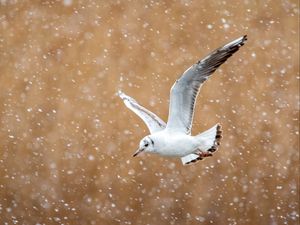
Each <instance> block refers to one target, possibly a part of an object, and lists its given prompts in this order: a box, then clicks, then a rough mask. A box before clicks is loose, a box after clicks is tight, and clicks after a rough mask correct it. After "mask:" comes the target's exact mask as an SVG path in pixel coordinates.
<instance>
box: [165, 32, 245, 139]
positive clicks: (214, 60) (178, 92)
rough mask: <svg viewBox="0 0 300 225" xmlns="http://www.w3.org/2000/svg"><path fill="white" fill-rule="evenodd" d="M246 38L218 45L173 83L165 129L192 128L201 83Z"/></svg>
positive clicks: (187, 131) (181, 129)
mask: <svg viewBox="0 0 300 225" xmlns="http://www.w3.org/2000/svg"><path fill="white" fill-rule="evenodd" d="M246 40H247V36H246V35H245V36H243V37H240V38H238V39H236V40H234V41H232V42H230V43H228V44H226V45H224V46H223V47H220V48H218V49H216V50H215V51H213V52H212V53H210V54H209V55H208V56H206V57H205V58H204V59H202V60H200V61H199V62H197V63H196V64H194V65H192V66H191V67H190V68H189V69H187V70H186V71H185V72H184V73H183V75H182V76H181V77H180V78H179V79H178V80H177V81H176V82H175V83H174V85H173V87H172V89H171V94H170V107H169V118H168V123H167V129H172V130H176V131H179V132H184V133H187V134H189V133H190V132H191V128H192V120H193V116H194V107H195V100H196V98H197V95H198V93H199V90H200V87H201V85H202V84H203V83H204V81H206V80H207V79H208V77H209V76H210V75H211V74H212V73H213V72H214V71H215V70H216V69H217V68H218V67H219V66H220V65H222V64H223V63H224V62H225V61H226V60H227V59H228V58H229V57H230V56H232V54H233V53H235V52H236V51H238V50H239V48H240V47H241V46H242V45H244V43H245V41H246Z"/></svg>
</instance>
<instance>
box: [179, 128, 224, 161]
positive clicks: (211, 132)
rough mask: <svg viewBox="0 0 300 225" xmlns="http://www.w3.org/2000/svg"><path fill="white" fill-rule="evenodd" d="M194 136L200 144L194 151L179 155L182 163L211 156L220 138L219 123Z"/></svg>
mask: <svg viewBox="0 0 300 225" xmlns="http://www.w3.org/2000/svg"><path fill="white" fill-rule="evenodd" d="M196 138H197V139H199V141H200V143H201V144H200V145H199V147H198V148H197V150H196V151H195V152H194V153H192V154H189V155H186V156H183V157H181V162H182V163H183V164H184V165H186V164H190V163H194V162H197V161H198V160H202V159H203V158H205V157H208V156H212V153H213V152H215V151H216V150H217V149H218V147H219V145H220V141H221V139H222V130H221V125H220V124H216V125H215V126H213V127H212V128H210V129H208V130H206V131H204V132H203V133H200V134H198V135H197V136H196Z"/></svg>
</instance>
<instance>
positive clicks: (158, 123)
mask: <svg viewBox="0 0 300 225" xmlns="http://www.w3.org/2000/svg"><path fill="white" fill-rule="evenodd" d="M246 40H247V37H246V35H245V36H243V37H240V38H238V39H236V40H234V41H232V42H230V43H228V44H226V45H224V46H223V47H221V48H218V49H217V50H215V51H213V52H212V53H211V54H209V55H208V56H207V57H205V58H204V59H202V60H200V61H198V62H197V63H195V64H194V65H192V66H191V67H190V68H189V69H187V70H186V71H185V72H184V73H183V75H182V76H181V77H180V78H179V79H178V80H176V82H175V83H174V85H173V86H172V88H171V93H170V107H169V118H168V123H167V124H166V123H165V122H164V121H163V120H162V119H160V118H159V117H158V116H157V115H155V114H154V113H152V112H151V111H149V110H147V109H145V108H144V107H142V106H140V105H139V104H138V103H137V102H136V101H135V100H134V99H133V98H131V97H129V96H127V95H125V94H124V93H122V92H119V96H120V97H121V98H122V99H123V101H124V103H125V104H126V106H127V107H128V108H130V109H131V110H132V111H133V112H135V113H136V114H137V115H138V116H139V117H140V118H141V119H142V120H143V121H144V122H145V123H146V125H147V127H148V128H149V131H150V133H151V134H150V135H148V136H146V137H144V138H143V139H142V140H141V142H140V146H139V149H138V150H137V151H136V153H135V154H134V155H133V156H136V155H138V154H139V153H140V152H142V151H145V152H150V153H157V154H160V155H163V156H173V157H181V161H182V163H183V164H189V163H191V162H196V161H197V160H201V159H203V158H204V157H207V156H212V153H213V152H214V151H216V150H217V148H218V146H219V144H220V139H221V137H222V136H221V133H222V131H221V126H220V125H219V124H217V125H215V126H213V127H212V128H210V129H209V130H207V131H205V132H203V133H201V134H198V135H196V136H191V135H190V134H191V128H192V121H193V116H194V108H195V102H196V98H197V96H198V93H199V90H200V88H201V86H202V84H203V83H204V82H205V81H206V80H207V79H208V77H209V76H210V75H211V74H212V73H213V72H214V71H215V70H216V69H217V68H218V67H219V66H220V65H222V64H223V63H224V62H225V61H226V60H227V59H228V58H229V57H230V56H231V55H232V54H234V53H235V52H236V51H238V50H239V48H240V47H241V46H242V45H243V44H244V42H245V41H246Z"/></svg>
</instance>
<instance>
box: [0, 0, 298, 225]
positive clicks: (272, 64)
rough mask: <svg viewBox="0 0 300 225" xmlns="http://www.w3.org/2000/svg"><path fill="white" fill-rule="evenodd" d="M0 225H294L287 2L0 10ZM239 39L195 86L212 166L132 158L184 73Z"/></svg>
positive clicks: (60, 4) (6, 4)
mask: <svg viewBox="0 0 300 225" xmlns="http://www.w3.org/2000/svg"><path fill="white" fill-rule="evenodd" d="M0 4H1V5H0V26H1V30H0V109H1V125H0V140H1V142H0V152H1V156H0V218H1V224H151V225H152V224H232V225H234V224H270V225H279V224H297V222H299V203H298V201H299V182H298V181H299V170H298V166H299V164H298V163H299V153H298V147H299V141H298V136H299V127H298V124H299V120H298V119H299V114H298V112H299V111H298V110H299V92H298V88H299V61H298V60H299V52H298V50H299V30H298V21H297V18H298V17H299V5H298V3H297V1H288V0H282V1H243V2H242V1H188V0H182V1H95V0H90V1H83V0H82V1H75V0H73V1H72V0H65V1H33V0H32V1H17V0H2V1H0ZM244 34H248V39H249V40H248V42H247V44H246V45H245V46H244V47H243V48H241V49H240V51H239V52H237V53H236V54H235V55H234V56H233V57H232V58H230V60H229V61H228V62H227V63H226V64H225V65H223V66H222V67H221V68H220V69H219V70H217V72H216V73H215V74H214V76H213V77H212V78H211V79H210V80H209V81H208V82H207V83H206V84H205V86H204V87H203V89H202V91H201V93H200V96H199V98H198V100H197V111H196V115H195V120H194V126H193V133H194V134H195V133H199V132H200V131H204V130H205V129H207V128H209V127H211V126H212V125H214V124H215V123H217V122H220V123H221V124H222V125H223V130H224V139H223V141H222V146H221V148H220V150H219V151H218V152H217V153H215V155H214V157H211V158H208V159H205V160H203V161H201V162H199V163H197V164H194V165H191V166H182V165H181V162H180V160H178V159H172V158H171V159H169V158H161V157H158V156H155V155H143V156H141V157H138V158H132V153H133V151H134V150H135V149H136V147H137V145H138V143H139V141H140V139H141V138H142V137H143V136H145V135H147V133H148V131H147V128H146V126H145V125H144V124H143V122H142V121H141V120H140V119H139V118H138V117H137V116H135V115H134V114H133V113H132V112H131V111H129V110H128V109H127V108H126V107H125V105H124V104H123V103H122V101H121V100H120V99H119V98H118V97H117V96H116V95H115V93H116V92H117V91H118V90H123V91H124V92H125V93H127V94H128V95H130V96H133V97H134V98H135V99H136V100H137V101H139V102H140V103H141V104H142V105H144V106H145V107H147V108H149V109H150V110H153V111H154V112H155V113H157V114H158V115H159V116H161V117H162V118H163V119H164V120H166V119H167V114H168V101H169V90H170V87H171V86H172V84H173V82H174V81H175V79H176V78H177V77H178V76H179V75H180V74H181V73H182V72H183V71H185V70H186V69H187V68H188V67H189V66H190V65H191V64H193V63H194V62H196V61H197V60H198V59H200V58H202V57H204V56H205V55H206V54H208V53H209V52H210V51H211V50H213V49H214V48H217V47H219V46H221V45H222V44H225V43H226V42H228V41H231V40H233V39H235V38H237V37H239V36H241V35H244Z"/></svg>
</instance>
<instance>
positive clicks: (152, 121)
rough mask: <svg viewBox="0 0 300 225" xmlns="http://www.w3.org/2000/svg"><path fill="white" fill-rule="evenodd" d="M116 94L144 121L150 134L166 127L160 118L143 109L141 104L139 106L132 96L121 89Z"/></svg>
mask: <svg viewBox="0 0 300 225" xmlns="http://www.w3.org/2000/svg"><path fill="white" fill-rule="evenodd" d="M118 94H119V96H120V98H122V99H123V101H124V103H125V105H126V106H127V107H128V108H129V109H131V110H132V111H133V112H135V114H137V115H138V116H139V117H140V118H141V119H142V120H143V121H144V122H145V124H146V125H147V127H148V129H149V131H150V133H151V134H152V133H155V132H157V131H161V130H163V129H164V128H165V127H166V123H165V122H164V121H163V120H162V119H160V118H159V117H158V116H157V115H155V114H154V113H152V112H150V111H149V110H147V109H145V108H144V107H143V106H140V105H139V104H138V103H137V101H135V100H134V99H133V98H131V97H129V96H128V95H126V94H124V93H123V92H121V91H119V92H118Z"/></svg>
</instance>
